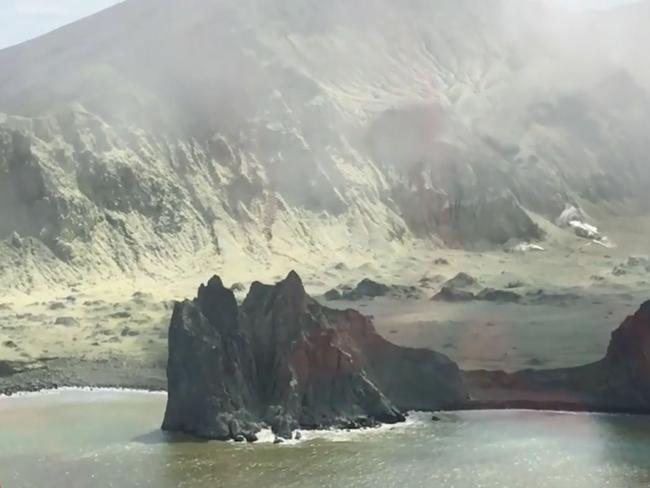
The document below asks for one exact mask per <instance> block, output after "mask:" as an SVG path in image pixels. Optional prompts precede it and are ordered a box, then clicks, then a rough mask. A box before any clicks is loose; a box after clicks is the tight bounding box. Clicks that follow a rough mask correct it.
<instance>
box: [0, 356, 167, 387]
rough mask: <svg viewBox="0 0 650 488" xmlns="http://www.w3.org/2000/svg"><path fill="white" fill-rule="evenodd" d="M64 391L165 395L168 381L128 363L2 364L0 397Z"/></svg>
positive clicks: (160, 372)
mask: <svg viewBox="0 0 650 488" xmlns="http://www.w3.org/2000/svg"><path fill="white" fill-rule="evenodd" d="M63 387H79V388H129V389H137V390H147V391H163V390H166V389H167V378H166V377H165V371H164V369H163V368H161V367H159V366H156V365H151V364H146V363H141V362H137V361H129V360H126V359H103V360H80V359H74V358H49V359H41V360H38V361H30V362H20V361H0V395H14V394H17V393H26V392H37V391H41V390H53V389H57V388H63Z"/></svg>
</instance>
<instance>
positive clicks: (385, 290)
mask: <svg viewBox="0 0 650 488" xmlns="http://www.w3.org/2000/svg"><path fill="white" fill-rule="evenodd" d="M323 296H324V297H325V299H326V300H328V301H335V300H347V301H351V302H353V301H357V300H363V299H372V298H377V297H384V296H391V297H394V298H419V297H420V291H419V290H418V288H417V287H415V286H404V285H390V286H389V285H385V284H383V283H378V282H377V281H373V280H371V279H368V278H364V279H363V280H361V281H360V282H359V283H357V286H355V287H354V288H352V287H351V286H341V287H340V290H339V289H337V288H332V289H331V290H329V291H327V292H326V293H325V294H324V295H323Z"/></svg>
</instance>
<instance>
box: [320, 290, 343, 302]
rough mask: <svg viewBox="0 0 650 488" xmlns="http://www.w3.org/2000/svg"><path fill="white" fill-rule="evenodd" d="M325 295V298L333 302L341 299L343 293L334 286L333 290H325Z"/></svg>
mask: <svg viewBox="0 0 650 488" xmlns="http://www.w3.org/2000/svg"><path fill="white" fill-rule="evenodd" d="M324 297H325V300H328V301H330V302H333V301H335V300H341V298H342V295H341V292H340V291H338V290H337V289H336V288H332V289H331V290H329V291H327V292H325V295H324Z"/></svg>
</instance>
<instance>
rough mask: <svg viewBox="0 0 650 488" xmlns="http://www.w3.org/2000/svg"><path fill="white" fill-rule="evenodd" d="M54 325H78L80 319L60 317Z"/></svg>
mask: <svg viewBox="0 0 650 488" xmlns="http://www.w3.org/2000/svg"><path fill="white" fill-rule="evenodd" d="M54 325H63V326H64V327H78V326H79V321H78V320H77V319H75V318H74V317H58V318H57V319H56V320H55V321H54Z"/></svg>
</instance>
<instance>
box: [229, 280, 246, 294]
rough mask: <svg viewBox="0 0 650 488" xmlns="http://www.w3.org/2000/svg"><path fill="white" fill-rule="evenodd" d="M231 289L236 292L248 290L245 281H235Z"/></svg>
mask: <svg viewBox="0 0 650 488" xmlns="http://www.w3.org/2000/svg"><path fill="white" fill-rule="evenodd" d="M230 289H231V290H232V291H234V292H236V293H237V292H240V291H246V285H244V284H243V283H239V282H237V283H233V285H232V286H231V287H230Z"/></svg>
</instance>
